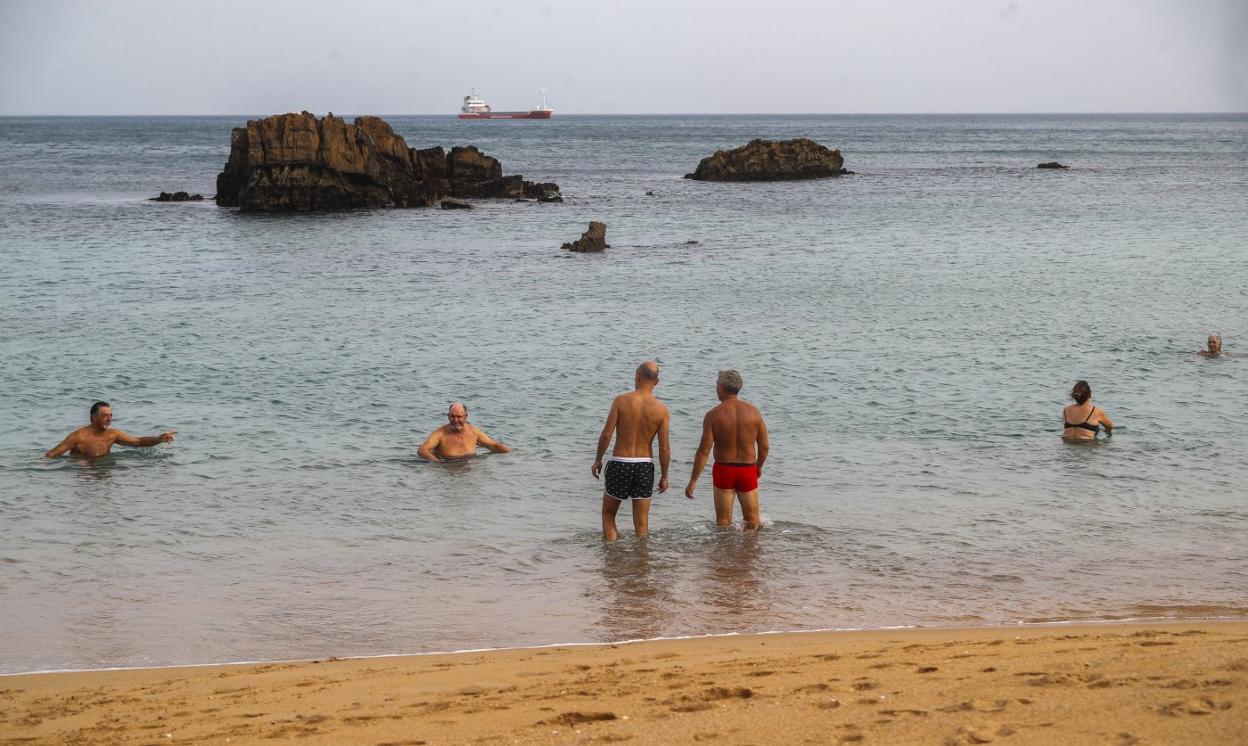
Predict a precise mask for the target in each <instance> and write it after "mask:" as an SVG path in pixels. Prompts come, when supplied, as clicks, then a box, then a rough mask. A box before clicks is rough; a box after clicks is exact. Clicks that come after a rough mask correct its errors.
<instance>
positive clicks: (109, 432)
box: [44, 406, 177, 458]
mask: <svg viewBox="0 0 1248 746" xmlns="http://www.w3.org/2000/svg"><path fill="white" fill-rule="evenodd" d="M112 424H113V408H112V407H109V406H101V407H97V408H95V412H94V413H93V414H92V415H91V424H90V425H84V426H82V427H80V428H78V429H77V430H75V431H73V432H72V433H70V434H69V435H67V436H65V440H62V441H61V442H60V443H59V444H57V446H56V447H55V448H53V449H52V450H50V451H48V452H47V453H45V454H44V458H57V457H58V456H63V455H65V454H66V453H70V452H73V454H74V455H75V456H81V457H83V458H99V457H100V456H103V455H105V454H107V453H108V452H109V451H111V450H112V448H113V445H114V444H117V443H120V444H121V445H123V446H133V447H135V448H146V447H148V446H154V445H157V444H160V443H169V442H171V441H172V440H173V439H174V437H176V436H177V431H175V430H169V431H166V432H163V433H161V434H160V435H147V436H144V437H141V438H140V437H135V436H133V435H130V434H129V433H123V432H122V431H120V430H115V429H113V427H112Z"/></svg>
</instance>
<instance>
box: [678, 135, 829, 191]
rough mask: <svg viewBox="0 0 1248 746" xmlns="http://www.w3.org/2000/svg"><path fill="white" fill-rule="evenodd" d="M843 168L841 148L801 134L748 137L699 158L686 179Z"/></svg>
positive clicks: (763, 177) (766, 177)
mask: <svg viewBox="0 0 1248 746" xmlns="http://www.w3.org/2000/svg"><path fill="white" fill-rule="evenodd" d="M844 173H848V172H847V171H846V170H845V159H844V158H843V157H841V151H839V150H829V149H828V148H825V147H824V146H822V145H820V144H819V143H817V142H815V141H813V140H808V139H806V138H804V137H801V138H798V139H796V140H784V141H781V142H772V141H770V140H751V141H750V142H749V144H747V145H742V146H741V147H739V148H733V149H732V150H717V151H715V155H713V156H711V157H709V158H703V159H702V162H701V163H699V164H698V168H697V170H696V171H694V172H693V173H691V174H685V178H686V179H695V180H697V181H783V180H790V179H822V178H825V177H828V176H840V175H841V174H844Z"/></svg>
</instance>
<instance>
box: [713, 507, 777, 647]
mask: <svg viewBox="0 0 1248 746" xmlns="http://www.w3.org/2000/svg"><path fill="white" fill-rule="evenodd" d="M761 533H762V532H760V531H742V530H741V529H740V527H739V526H715V527H714V530H713V532H712V533H711V535H710V537H709V539H710V541H709V542H707V545H706V546H704V547H703V548H702V551H701V552H700V556H701V557H702V562H703V564H704V569H703V572H702V578H703V579H702V582H700V583H698V587H700V588H701V589H702V590H701V594H700V595H701V597H702V599H703V603H705V604H706V606H707V607H709V609H710V612H711V613H712V614H714V615H715V616H717V617H719V618H720V621H721V623H722V624H724V625H728V626H730V627H732V628H736V627H737V626H738V623H739V622H741V621H742V619H743V617H748V618H749V624H747V625H746V626H753V624H754V623H756V621H757V619H758V618H759V617H758V616H756V615H754V612H758V611H761V610H765V609H767V608H768V607H769V606H770V605H771V604H770V601H771V599H770V598H769V597H768V593H767V583H766V581H765V576H764V573H765V570H764V566H765V557H764V552H765V549H764V548H765V546H766V543H767V541H768V539H767V538H764V537H762V536H760V534H761ZM776 538H779V537H776Z"/></svg>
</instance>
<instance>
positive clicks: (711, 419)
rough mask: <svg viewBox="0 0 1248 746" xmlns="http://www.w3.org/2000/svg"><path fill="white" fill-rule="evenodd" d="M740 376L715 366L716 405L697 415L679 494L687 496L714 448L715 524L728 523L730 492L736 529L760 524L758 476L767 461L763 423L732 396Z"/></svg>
mask: <svg viewBox="0 0 1248 746" xmlns="http://www.w3.org/2000/svg"><path fill="white" fill-rule="evenodd" d="M741 383H742V382H741V374H740V373H738V372H736V371H735V370H721V371H720V372H719V378H718V380H716V382H715V393H716V394H717V395H718V396H719V404H718V405H717V406H716V407H715V408H714V409H712V410H711V411H709V412H707V413H706V417H704V418H702V442H701V443H700V444H698V452H697V455H696V456H694V459H693V473H692V474H691V475H690V476H689V486H687V487H685V497H688V498H690V499H693V490H694V489H695V488H696V487H697V486H698V477H700V476H701V475H702V470H703V469H705V468H706V459H707V458H708V457H709V456H710V455H711V446H712V445H714V447H715V466H714V467H713V468H712V469H711V478H712V480H713V481H714V484H715V523H716V525H719V526H731V525H732V503H733V496H734V495H735V496H736V498H737V499H738V500H740V502H741V519H742V523H743V525H742V528H743V529H745V530H746V531H752V530H755V529H758V528H760V527H762V519H761V518H760V516H759V511H758V478H759V477H760V476H762V474H763V462H764V461H766V460H767V450H768V445H767V423H765V422H763V415H762V413H760V412H759V411H758V407H756V406H754V405H753V404H750V403H749V402H746V401H742V400H741V399H738V398H737V393H738V392H740V391H741Z"/></svg>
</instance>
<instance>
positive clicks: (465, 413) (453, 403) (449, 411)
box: [446, 401, 468, 417]
mask: <svg viewBox="0 0 1248 746" xmlns="http://www.w3.org/2000/svg"><path fill="white" fill-rule="evenodd" d="M457 404H458V405H459V406H461V407H463V408H464V416H465V417H467V416H468V405H467V404H464V403H463V402H462V401H453V402H451V406H449V407H447V408H446V414H447V416H450V414H451V410H452V409H454V408H455V405H457Z"/></svg>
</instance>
